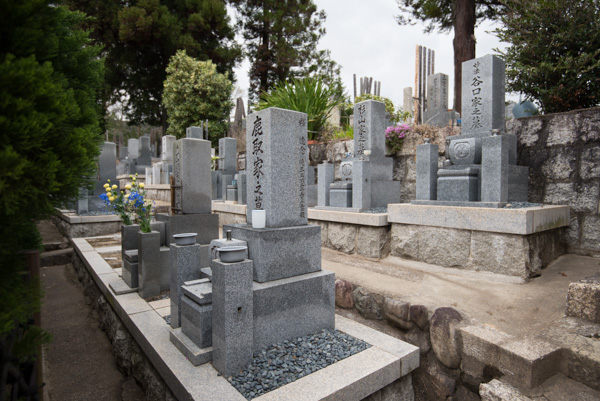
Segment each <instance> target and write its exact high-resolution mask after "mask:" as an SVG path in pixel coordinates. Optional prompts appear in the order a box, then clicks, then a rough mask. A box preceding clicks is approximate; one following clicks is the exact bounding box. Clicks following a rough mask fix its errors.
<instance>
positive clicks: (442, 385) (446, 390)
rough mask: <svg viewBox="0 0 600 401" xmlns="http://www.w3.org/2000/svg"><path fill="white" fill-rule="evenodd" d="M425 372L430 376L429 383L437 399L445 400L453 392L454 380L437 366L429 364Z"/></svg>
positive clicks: (454, 387)
mask: <svg viewBox="0 0 600 401" xmlns="http://www.w3.org/2000/svg"><path fill="white" fill-rule="evenodd" d="M427 373H428V374H429V376H430V377H431V385H432V386H433V389H434V391H435V393H436V395H437V399H438V400H445V399H447V398H448V397H449V396H451V395H452V394H454V390H455V389H456V380H455V379H454V378H452V377H450V376H448V375H447V374H445V373H444V372H443V371H442V369H441V368H440V367H439V366H437V365H430V366H429V367H428V368H427Z"/></svg>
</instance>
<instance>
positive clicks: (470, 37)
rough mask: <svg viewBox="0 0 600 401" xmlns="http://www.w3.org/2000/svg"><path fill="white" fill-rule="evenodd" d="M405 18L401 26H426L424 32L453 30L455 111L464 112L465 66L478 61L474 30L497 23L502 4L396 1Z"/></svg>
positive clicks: (454, 0)
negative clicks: (487, 22)
mask: <svg viewBox="0 0 600 401" xmlns="http://www.w3.org/2000/svg"><path fill="white" fill-rule="evenodd" d="M396 2H397V4H398V8H400V11H402V12H403V14H401V15H398V16H397V17H396V21H398V23H399V24H400V25H415V24H416V22H417V21H421V22H425V23H427V25H426V26H425V28H424V32H426V33H430V32H432V31H433V30H435V29H436V28H437V29H438V30H439V31H440V32H449V31H450V30H451V29H452V28H454V40H453V41H452V44H453V45H454V109H455V110H457V111H459V112H460V110H461V105H462V102H461V83H462V63H463V62H464V61H467V60H471V59H473V58H475V42H476V40H475V26H476V24H477V23H479V22H481V21H483V20H485V19H498V18H499V16H500V15H501V13H502V11H503V10H504V5H503V2H502V0H396Z"/></svg>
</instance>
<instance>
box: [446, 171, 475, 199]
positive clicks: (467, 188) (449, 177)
mask: <svg viewBox="0 0 600 401" xmlns="http://www.w3.org/2000/svg"><path fill="white" fill-rule="evenodd" d="M438 174H439V177H438V179H437V200H439V201H453V202H475V201H477V200H479V198H478V192H479V177H478V174H479V170H478V169H476V168H466V169H452V170H439V172H438Z"/></svg>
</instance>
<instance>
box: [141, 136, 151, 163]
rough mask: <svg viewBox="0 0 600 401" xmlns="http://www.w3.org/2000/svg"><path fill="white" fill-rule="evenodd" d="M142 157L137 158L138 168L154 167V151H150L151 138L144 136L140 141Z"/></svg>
mask: <svg viewBox="0 0 600 401" xmlns="http://www.w3.org/2000/svg"><path fill="white" fill-rule="evenodd" d="M139 145H140V155H139V156H138V158H137V165H138V166H151V165H152V151H151V150H150V137H147V136H143V137H141V138H140V139H139Z"/></svg>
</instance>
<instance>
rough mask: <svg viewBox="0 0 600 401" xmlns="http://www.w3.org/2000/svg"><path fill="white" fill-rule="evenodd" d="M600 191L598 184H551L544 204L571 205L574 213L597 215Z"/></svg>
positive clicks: (547, 189)
mask: <svg viewBox="0 0 600 401" xmlns="http://www.w3.org/2000/svg"><path fill="white" fill-rule="evenodd" d="M599 189H600V186H599V184H598V182H588V183H581V184H576V183H572V182H565V183H549V184H548V185H547V187H546V193H545V196H544V200H543V202H544V203H550V204H553V205H569V206H571V209H572V210H573V211H574V212H583V213H596V212H597V210H598V191H599Z"/></svg>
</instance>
